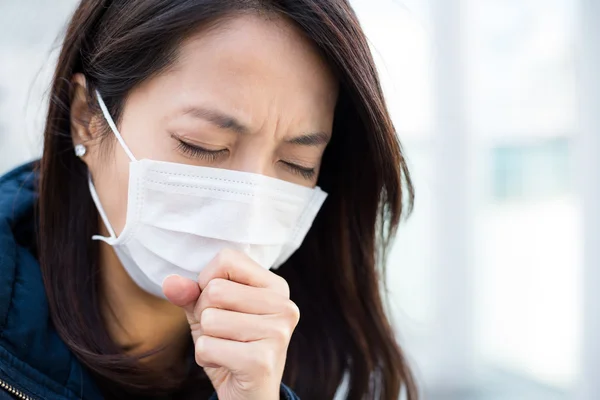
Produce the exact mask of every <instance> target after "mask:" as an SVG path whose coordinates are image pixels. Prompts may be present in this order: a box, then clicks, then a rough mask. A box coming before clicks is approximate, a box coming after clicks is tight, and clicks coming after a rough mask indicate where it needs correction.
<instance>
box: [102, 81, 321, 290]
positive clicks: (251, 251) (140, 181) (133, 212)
mask: <svg viewBox="0 0 600 400" xmlns="http://www.w3.org/2000/svg"><path fill="white" fill-rule="evenodd" d="M96 96H97V98H98V102H99V104H100V107H101V109H102V113H103V114H104V117H105V118H106V121H107V122H108V124H109V125H110V128H111V129H112V131H113V133H114V134H115V136H116V138H117V140H118V141H119V143H120V144H121V146H122V147H123V150H124V151H125V153H127V155H128V156H129V158H130V159H131V163H130V164H129V193H128V197H127V217H126V222H125V227H124V229H123V232H121V234H120V235H119V236H118V237H117V235H116V234H115V231H114V229H113V228H112V226H111V224H110V222H109V221H108V217H107V216H106V213H105V212H104V209H103V208H102V205H101V204H100V200H99V199H98V195H97V193H96V190H95V188H94V185H93V184H92V182H91V180H90V191H91V194H92V198H93V200H94V203H95V204H96V207H97V208H98V212H99V213H100V216H101V218H102V220H103V222H104V224H105V225H106V229H107V230H108V232H109V233H110V237H104V236H98V235H97V236H94V237H93V239H94V240H102V241H104V242H106V243H108V244H110V245H111V246H113V248H114V249H115V252H116V254H117V256H118V257H119V260H120V261H121V263H122V264H123V267H124V268H125V269H126V270H127V272H128V273H129V275H130V276H131V278H132V279H133V280H134V281H135V282H136V283H137V284H138V285H139V286H140V287H141V288H142V289H144V290H146V291H147V292H149V293H152V294H154V295H155V296H160V297H164V295H163V293H162V288H161V285H162V281H163V280H164V278H165V277H167V276H168V275H170V274H178V275H181V276H184V277H187V278H189V279H193V280H196V279H197V275H198V273H199V272H200V271H201V270H202V269H203V268H204V267H205V266H206V264H207V263H208V262H209V261H210V260H211V259H212V258H213V257H215V255H216V254H217V253H218V252H219V250H221V249H223V248H232V249H237V250H240V251H242V252H244V253H246V254H247V255H248V256H250V257H251V258H252V259H253V260H254V261H256V262H257V263H258V264H260V265H261V266H263V267H264V268H278V267H279V266H280V265H281V264H283V263H284V262H285V261H286V260H287V259H288V258H289V257H290V256H291V255H292V254H293V253H294V251H296V250H297V249H298V247H300V244H301V243H302V241H303V240H304V237H305V236H306V234H307V232H308V230H309V229H310V227H311V225H312V223H313V220H314V218H315V217H316V215H317V212H318V211H319V209H320V208H321V205H322V204H323V202H324V201H325V198H326V197H327V194H326V193H325V192H323V191H322V190H321V189H319V188H318V187H317V188H314V189H312V188H308V187H304V186H301V185H296V184H293V183H289V182H286V181H282V180H279V179H275V178H270V177H267V176H264V175H259V174H253V173H247V172H240V171H231V170H226V169H220V168H207V167H198V166H192V165H185V164H177V163H170V162H162V161H153V160H136V158H135V157H134V156H133V154H132V153H131V151H130V150H129V148H128V147H127V145H126V144H125V141H124V140H123V137H122V136H121V134H120V133H119V131H118V129H117V127H116V125H115V123H114V122H113V120H112V118H111V116H110V114H109V112H108V110H107V108H106V106H105V104H104V102H103V100H102V98H101V96H100V94H99V93H98V92H96Z"/></svg>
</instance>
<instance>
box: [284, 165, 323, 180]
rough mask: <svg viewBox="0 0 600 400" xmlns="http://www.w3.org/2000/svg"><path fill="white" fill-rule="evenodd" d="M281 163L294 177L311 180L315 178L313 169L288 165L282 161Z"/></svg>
mask: <svg viewBox="0 0 600 400" xmlns="http://www.w3.org/2000/svg"><path fill="white" fill-rule="evenodd" d="M282 163H283V165H285V167H286V168H287V169H289V170H290V171H291V172H292V173H294V174H296V175H300V176H301V177H303V178H304V179H308V180H311V179H313V178H314V177H315V169H314V168H304V167H301V166H299V165H296V164H292V163H289V162H287V161H282Z"/></svg>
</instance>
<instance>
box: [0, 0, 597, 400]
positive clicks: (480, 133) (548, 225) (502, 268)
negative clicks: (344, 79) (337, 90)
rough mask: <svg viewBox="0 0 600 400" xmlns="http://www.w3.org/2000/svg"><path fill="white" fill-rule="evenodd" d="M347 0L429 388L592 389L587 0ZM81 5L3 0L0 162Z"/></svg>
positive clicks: (26, 150)
mask: <svg viewBox="0 0 600 400" xmlns="http://www.w3.org/2000/svg"><path fill="white" fill-rule="evenodd" d="M352 2H353V4H354V6H355V9H356V11H357V13H358V15H359V18H360V19H361V21H362V23H363V27H364V29H365V31H366V33H367V36H368V38H369V40H370V42H371V45H372V48H373V52H374V54H375V57H376V59H377V62H378V66H379V69H380V72H381V76H382V81H383V85H384V90H385V92H386V96H387V99H388V105H389V108H390V110H391V112H392V116H393V118H394V120H395V123H396V126H397V129H398V134H399V136H400V138H401V140H402V142H403V144H404V147H405V150H406V156H407V158H408V161H409V163H410V165H411V167H412V173H413V178H414V181H415V186H416V191H417V200H416V206H415V211H414V213H413V215H412V216H411V218H410V219H409V220H408V221H407V222H406V223H405V224H404V225H403V226H402V228H401V229H400V231H399V233H398V236H397V239H396V241H395V244H394V248H393V251H392V253H391V255H390V258H389V262H388V278H389V280H388V287H389V291H390V313H391V314H392V315H393V317H394V321H395V326H396V327H397V329H398V337H399V340H400V341H401V343H402V344H403V345H404V347H405V350H406V352H407V354H408V356H409V357H410V359H411V361H412V363H413V365H414V369H415V373H416V375H417V379H418V381H419V383H420V386H421V387H422V389H423V393H424V397H425V399H434V400H454V399H457V400H458V399H477V400H479V399H481V400H488V399H489V400H491V399H524V400H538V399H539V400H542V399H543V400H554V399H556V400H558V399H560V400H562V399H565V400H566V399H577V400H592V399H600V383H599V382H600V379H596V376H595V375H596V372H597V371H598V372H599V373H600V348H599V347H598V344H597V342H598V341H599V340H596V338H600V271H597V270H600V243H598V239H599V238H600V211H599V209H600V161H599V160H598V158H599V157H598V156H600V138H599V136H600V132H598V131H599V130H600V117H599V116H598V114H600V113H598V112H597V109H598V107H599V106H600V79H598V78H597V77H596V76H595V72H596V71H600V27H599V24H598V21H600V2H598V1H597V0H406V1H394V0H354V1H352ZM76 3H77V1H76V0H53V1H52V2H50V1H47V0H20V1H16V0H2V1H1V2H0V60H1V62H0V173H2V172H5V171H7V170H8V169H10V168H12V167H14V166H16V165H17V164H19V163H21V162H24V161H27V160H30V159H33V158H36V157H39V155H40V154H41V153H40V152H41V132H42V127H43V118H44V113H45V111H46V107H47V103H46V102H47V98H46V93H47V90H48V87H49V81H50V78H51V75H52V69H53V66H54V62H55V59H56V52H57V49H58V46H59V43H60V41H59V40H57V38H60V33H61V32H62V30H63V28H64V26H65V24H66V21H67V19H68V17H69V15H70V13H71V12H72V11H73V9H74V6H75V4H76Z"/></svg>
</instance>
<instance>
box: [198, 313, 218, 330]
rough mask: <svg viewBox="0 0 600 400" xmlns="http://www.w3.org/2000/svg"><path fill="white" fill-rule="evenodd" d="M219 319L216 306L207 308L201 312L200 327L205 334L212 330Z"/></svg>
mask: <svg viewBox="0 0 600 400" xmlns="http://www.w3.org/2000/svg"><path fill="white" fill-rule="evenodd" d="M216 319H217V310H216V309H215V308H205V309H204V311H202V314H200V321H199V322H200V329H202V332H203V333H204V334H209V333H211V332H212V329H213V327H214V326H215V323H216Z"/></svg>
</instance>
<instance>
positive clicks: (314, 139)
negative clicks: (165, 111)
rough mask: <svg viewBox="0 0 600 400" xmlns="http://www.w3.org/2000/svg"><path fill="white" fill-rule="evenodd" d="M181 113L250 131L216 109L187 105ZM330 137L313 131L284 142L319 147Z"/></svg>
mask: <svg viewBox="0 0 600 400" xmlns="http://www.w3.org/2000/svg"><path fill="white" fill-rule="evenodd" d="M183 114H184V115H191V116H192V117H194V118H199V119H203V120H205V121H208V122H210V123H212V124H214V125H216V126H217V127H219V128H221V129H226V130H230V131H233V132H235V133H238V134H246V133H248V132H249V131H250V130H249V129H248V127H246V126H245V125H244V124H242V123H241V122H239V121H238V120H237V119H236V118H234V117H232V116H230V115H227V114H224V113H222V112H220V111H217V110H211V109H208V108H201V107H189V108H186V109H185V110H184V112H183ZM330 139H331V135H330V134H328V133H326V132H314V133H308V134H304V135H301V136H297V137H294V138H291V139H288V140H286V143H289V144H292V145H296V146H309V147H319V146H325V145H327V144H328V143H329V140H330Z"/></svg>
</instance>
